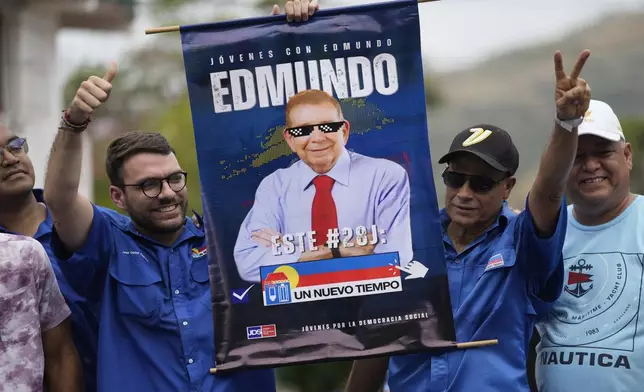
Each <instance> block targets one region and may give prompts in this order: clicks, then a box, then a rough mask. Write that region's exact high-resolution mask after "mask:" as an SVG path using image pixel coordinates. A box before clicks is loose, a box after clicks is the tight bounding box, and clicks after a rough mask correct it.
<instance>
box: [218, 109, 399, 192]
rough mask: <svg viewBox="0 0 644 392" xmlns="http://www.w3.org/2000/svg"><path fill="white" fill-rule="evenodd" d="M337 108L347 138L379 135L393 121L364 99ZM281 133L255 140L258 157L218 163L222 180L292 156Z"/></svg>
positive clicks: (274, 130) (277, 129)
mask: <svg viewBox="0 0 644 392" xmlns="http://www.w3.org/2000/svg"><path fill="white" fill-rule="evenodd" d="M340 106H341V107H342V112H343V113H344V116H345V118H346V119H347V120H349V122H350V123H351V134H354V135H355V134H358V135H362V134H365V133H367V132H372V131H379V130H382V129H384V128H385V127H386V126H388V125H389V124H392V123H393V122H394V119H393V118H389V117H386V116H385V115H384V113H383V111H382V109H380V108H379V107H377V106H376V105H374V104H372V103H370V102H367V100H366V99H365V98H348V99H342V100H340ZM283 130H284V125H280V126H278V127H273V128H271V129H269V130H267V131H266V133H265V134H263V135H259V136H258V139H260V140H259V143H260V145H261V147H262V150H263V151H262V152H261V153H253V154H247V155H244V156H243V157H241V158H240V159H237V160H235V161H229V160H221V161H220V162H219V163H220V165H222V166H223V173H222V179H224V180H230V179H231V178H233V177H236V176H238V175H240V174H246V173H248V171H250V170H252V169H257V168H259V167H261V166H263V165H265V164H267V163H269V162H272V161H274V160H276V159H279V158H281V157H283V156H288V155H291V154H293V151H291V149H290V148H289V146H288V144H286V140H284V136H283V134H282V131H283ZM251 149H254V148H251ZM297 159H298V158H297V156H295V155H294V157H293V160H294V161H295V160H297Z"/></svg>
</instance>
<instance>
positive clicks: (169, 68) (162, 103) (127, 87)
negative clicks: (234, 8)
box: [64, 0, 440, 392]
mask: <svg viewBox="0 0 644 392" xmlns="http://www.w3.org/2000/svg"><path fill="white" fill-rule="evenodd" d="M275 1H278V2H279V4H280V6H281V7H282V12H284V7H283V4H284V1H283V0H256V4H257V9H258V11H259V12H260V13H264V14H266V15H267V14H268V13H269V12H270V10H271V8H272V5H273V4H274V3H275ZM209 3H210V4H215V5H219V4H221V6H222V7H221V8H220V9H217V10H216V11H215V12H216V14H215V15H212V16H211V17H208V16H206V15H200V16H199V19H200V20H193V19H189V18H188V19H185V18H183V19H179V18H178V16H177V15H179V14H181V12H180V11H181V10H186V9H189V8H190V6H194V5H195V4H200V5H203V4H204V2H203V1H202V0H150V1H148V2H146V5H147V6H148V7H151V8H150V10H151V11H152V13H153V15H155V18H156V19H157V22H158V25H165V24H185V23H203V22H206V21H217V20H223V19H232V18H234V17H238V16H236V15H228V14H227V13H228V12H229V10H230V8H226V5H230V2H229V0H226V1H222V0H214V1H212V2H209ZM118 66H119V71H118V75H117V77H116V79H115V80H114V82H113V90H112V93H111V96H110V99H109V101H108V102H107V103H106V104H105V105H104V106H103V107H101V108H100V109H99V110H98V111H97V112H96V113H95V114H94V122H95V123H98V122H100V120H104V119H109V120H110V121H111V122H112V124H116V126H115V127H116V128H117V129H118V131H119V132H126V131H130V130H143V131H154V132H160V133H162V134H163V135H164V136H166V137H167V138H168V140H169V141H170V143H172V145H173V147H174V148H175V150H176V152H177V157H178V159H179V162H180V163H181V166H182V167H183V168H184V170H186V171H187V172H188V173H189V177H188V191H189V192H188V194H189V203H190V207H191V208H192V209H194V210H196V211H198V212H201V211H202V202H201V187H200V179H199V169H198V165H197V156H196V153H195V151H196V146H195V140H194V133H193V127H192V116H191V111H190V104H189V100H188V95H187V89H186V82H185V74H184V68H183V67H184V66H183V58H182V53H181V45H180V40H179V37H178V36H177V35H176V34H162V35H157V36H151V37H150V44H148V45H147V46H145V47H142V48H137V49H135V50H132V51H131V52H129V53H128V54H127V56H126V59H125V60H124V61H122V62H120V63H119V64H118ZM106 67H107V64H88V65H86V66H83V67H80V68H79V69H78V70H76V71H75V72H74V73H73V74H72V75H71V76H70V77H69V79H68V80H67V83H66V85H65V88H64V99H65V102H66V103H68V102H70V101H71V100H72V98H73V97H74V94H75V92H76V90H77V89H78V87H79V85H80V84H81V82H82V81H84V80H85V79H87V78H88V77H89V76H90V75H98V76H102V75H103V73H104V72H105V69H106ZM425 88H426V99H427V104H428V105H437V104H439V103H440V94H439V89H438V88H437V87H436V86H435V85H434V84H433V83H430V82H429V80H428V79H426V80H425ZM96 128H98V126H97V125H96V126H94V127H91V128H90V131H89V132H90V135H92V137H93V139H94V146H93V147H94V148H93V153H94V155H93V159H94V178H95V180H94V195H95V200H94V202H95V203H97V204H98V205H101V206H105V207H108V208H115V207H114V205H113V203H112V201H111V200H110V198H109V192H108V189H109V185H110V184H109V180H108V179H107V176H106V175H105V166H104V165H105V163H104V162H105V150H106V148H107V146H108V144H109V142H110V140H111V139H112V138H113V137H114V136H116V135H115V134H113V133H112V134H108V135H100V134H98V132H97V130H96ZM350 367H351V362H333V363H324V364H316V365H303V366H291V367H283V368H279V369H278V370H277V377H278V383H279V384H280V385H282V386H284V387H286V388H288V390H289V391H293V392H300V391H301V392H335V391H340V390H342V388H343V385H344V383H345V381H346V379H347V377H348V374H349V370H350Z"/></svg>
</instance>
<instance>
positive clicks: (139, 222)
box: [128, 200, 188, 234]
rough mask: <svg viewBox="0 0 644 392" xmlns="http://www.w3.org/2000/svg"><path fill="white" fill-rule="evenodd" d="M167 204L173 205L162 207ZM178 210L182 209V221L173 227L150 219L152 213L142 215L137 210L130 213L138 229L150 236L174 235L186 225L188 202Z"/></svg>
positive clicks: (147, 212) (180, 205) (184, 202)
mask: <svg viewBox="0 0 644 392" xmlns="http://www.w3.org/2000/svg"><path fill="white" fill-rule="evenodd" d="M167 204H172V203H165V204H162V205H161V207H163V206H164V205H167ZM178 208H180V209H181V221H180V222H177V223H176V224H172V225H168V224H159V223H158V220H155V219H152V218H151V217H150V214H151V213H150V212H149V211H146V212H143V213H141V212H140V211H137V210H130V211H128V213H129V215H130V219H132V222H134V224H135V225H136V226H137V227H139V228H140V229H142V230H144V231H145V232H147V233H149V234H173V233H176V232H177V231H179V230H181V229H182V228H183V226H184V224H185V220H186V211H187V210H188V201H187V200H185V201H183V202H182V203H180V204H179V206H178Z"/></svg>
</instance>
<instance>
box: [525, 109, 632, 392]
mask: <svg viewBox="0 0 644 392" xmlns="http://www.w3.org/2000/svg"><path fill="white" fill-rule="evenodd" d="M632 154H633V151H632V147H631V145H630V143H627V142H626V138H625V137H624V133H623V132H622V127H621V125H620V122H619V119H618V118H617V116H616V115H615V113H614V112H613V110H612V109H611V107H610V106H608V105H607V104H606V103H604V102H601V101H594V100H593V101H591V103H590V108H589V110H588V112H587V113H586V116H585V118H584V122H583V124H581V125H580V126H579V144H578V147H577V157H576V159H575V164H574V165H573V169H572V171H571V174H570V178H569V179H568V184H567V186H566V192H567V194H568V195H569V197H570V200H571V201H572V203H573V204H572V205H571V206H569V207H568V213H569V215H570V218H569V220H568V229H567V232H566V241H565V243H564V248H563V257H564V268H565V275H564V279H563V284H564V291H563V293H562V294H561V297H560V298H559V300H558V301H557V302H556V303H555V305H554V307H553V308H552V310H551V312H550V314H548V317H547V318H546V319H545V320H543V321H542V322H539V323H538V324H537V330H538V331H539V335H540V336H541V342H540V343H539V344H538V345H537V355H536V381H537V385H538V388H539V391H542V392H557V391H571V390H582V391H588V392H604V391H640V390H642V385H643V384H644V334H642V332H641V331H642V326H640V325H638V324H639V322H640V321H642V320H643V319H644V310H643V309H644V307H643V306H642V304H641V302H642V301H641V292H642V275H643V271H644V269H643V267H642V265H643V264H642V263H643V260H644V236H643V235H642V233H644V198H642V196H640V195H635V194H632V193H631V192H630V189H629V184H630V171H631V169H632V168H633V158H632V157H633V155H632ZM531 365H532V364H531Z"/></svg>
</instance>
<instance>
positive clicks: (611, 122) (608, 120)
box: [577, 99, 626, 142]
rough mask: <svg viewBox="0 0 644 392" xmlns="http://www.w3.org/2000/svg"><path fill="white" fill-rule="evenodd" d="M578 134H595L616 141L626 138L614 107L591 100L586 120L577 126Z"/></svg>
mask: <svg viewBox="0 0 644 392" xmlns="http://www.w3.org/2000/svg"><path fill="white" fill-rule="evenodd" d="M577 134H578V135H579V136H581V135H595V136H599V137H601V138H602V139H606V140H610V141H613V142H616V141H618V140H620V139H621V140H626V137H624V132H623V131H622V125H621V124H620V123H619V119H618V118H617V115H615V112H614V111H613V109H612V108H611V107H610V106H608V104H607V103H605V102H602V101H597V100H594V99H591V100H590V105H589V107H588V111H586V114H585V115H584V122H582V123H581V124H580V125H579V127H578V128H577Z"/></svg>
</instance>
